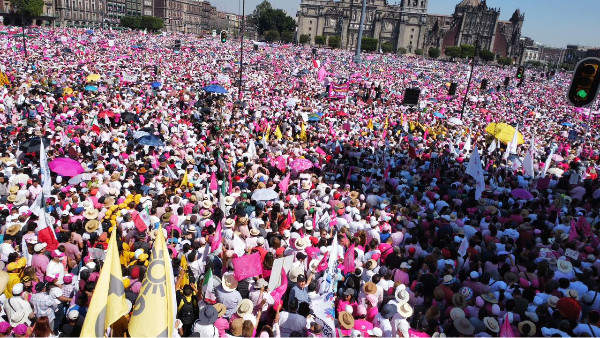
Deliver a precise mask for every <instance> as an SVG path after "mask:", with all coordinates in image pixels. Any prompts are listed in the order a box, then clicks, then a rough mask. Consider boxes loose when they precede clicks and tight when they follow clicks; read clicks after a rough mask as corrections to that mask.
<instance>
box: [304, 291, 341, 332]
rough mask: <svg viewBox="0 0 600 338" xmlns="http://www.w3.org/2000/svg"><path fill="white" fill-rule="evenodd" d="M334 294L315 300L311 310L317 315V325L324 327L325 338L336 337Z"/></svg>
mask: <svg viewBox="0 0 600 338" xmlns="http://www.w3.org/2000/svg"><path fill="white" fill-rule="evenodd" d="M333 299H334V298H333V293H328V294H326V295H323V296H319V297H316V298H313V300H312V301H311V303H310V308H311V309H312V310H313V313H314V315H315V317H314V320H315V322H316V323H318V324H320V325H321V326H323V332H322V334H323V337H335V336H336V335H335V310H334V307H333V306H334V303H333Z"/></svg>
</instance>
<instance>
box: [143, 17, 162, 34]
mask: <svg viewBox="0 0 600 338" xmlns="http://www.w3.org/2000/svg"><path fill="white" fill-rule="evenodd" d="M140 21H141V27H140V28H141V29H147V30H149V31H152V32H155V31H158V30H161V29H163V28H164V27H165V21H164V20H163V19H162V18H157V17H154V16H142V17H141V19H140Z"/></svg>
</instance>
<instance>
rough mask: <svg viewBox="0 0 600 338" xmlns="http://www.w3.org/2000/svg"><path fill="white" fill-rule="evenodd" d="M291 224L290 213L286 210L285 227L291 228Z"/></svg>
mask: <svg viewBox="0 0 600 338" xmlns="http://www.w3.org/2000/svg"><path fill="white" fill-rule="evenodd" d="M292 222H293V219H292V213H291V211H289V210H288V215H287V219H286V220H285V225H286V227H290V226H292Z"/></svg>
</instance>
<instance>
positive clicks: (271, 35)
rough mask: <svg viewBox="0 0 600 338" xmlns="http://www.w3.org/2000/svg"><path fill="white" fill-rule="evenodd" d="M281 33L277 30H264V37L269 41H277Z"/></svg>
mask: <svg viewBox="0 0 600 338" xmlns="http://www.w3.org/2000/svg"><path fill="white" fill-rule="evenodd" d="M280 36H281V35H280V34H279V32H278V31H277V30H271V31H266V32H265V39H266V40H267V41H269V42H273V41H278V40H279V37H280Z"/></svg>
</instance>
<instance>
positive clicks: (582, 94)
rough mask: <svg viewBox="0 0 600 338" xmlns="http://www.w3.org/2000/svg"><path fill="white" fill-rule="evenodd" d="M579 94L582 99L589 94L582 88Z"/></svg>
mask: <svg viewBox="0 0 600 338" xmlns="http://www.w3.org/2000/svg"><path fill="white" fill-rule="evenodd" d="M577 96H579V97H580V98H582V99H585V98H586V97H587V96H588V93H587V92H586V91H585V90H583V89H582V90H580V91H578V92H577Z"/></svg>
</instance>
